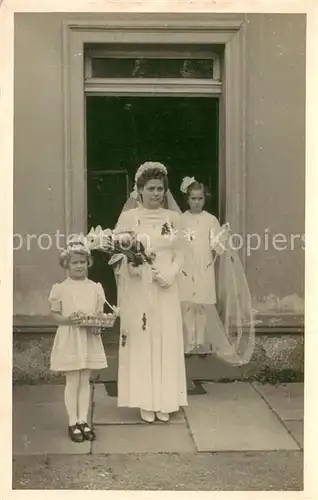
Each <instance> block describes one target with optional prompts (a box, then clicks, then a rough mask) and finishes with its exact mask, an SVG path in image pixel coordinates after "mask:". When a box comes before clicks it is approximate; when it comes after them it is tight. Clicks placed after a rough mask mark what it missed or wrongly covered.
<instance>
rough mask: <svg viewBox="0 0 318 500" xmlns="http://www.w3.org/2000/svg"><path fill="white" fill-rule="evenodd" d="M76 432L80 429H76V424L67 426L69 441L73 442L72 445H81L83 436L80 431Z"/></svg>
mask: <svg viewBox="0 0 318 500" xmlns="http://www.w3.org/2000/svg"><path fill="white" fill-rule="evenodd" d="M76 430H77V431H78V430H80V431H81V429H79V428H78V426H77V424H75V425H69V426H68V435H69V436H70V438H71V440H72V441H74V443H82V442H83V441H84V436H83V433H82V431H81V432H74V431H76Z"/></svg>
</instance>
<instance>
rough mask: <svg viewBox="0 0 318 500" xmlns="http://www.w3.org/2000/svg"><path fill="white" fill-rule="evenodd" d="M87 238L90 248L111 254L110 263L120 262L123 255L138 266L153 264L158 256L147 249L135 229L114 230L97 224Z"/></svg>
mask: <svg viewBox="0 0 318 500" xmlns="http://www.w3.org/2000/svg"><path fill="white" fill-rule="evenodd" d="M86 239H87V244H88V247H89V248H90V250H99V251H101V252H104V253H106V254H108V255H109V256H110V260H109V262H108V264H110V265H113V264H115V263H117V262H119V261H120V260H121V259H122V258H123V257H126V258H127V261H128V262H129V263H131V264H133V265H134V266H136V267H137V266H140V265H142V264H150V265H152V264H153V263H154V260H155V257H156V256H155V254H154V253H153V252H149V251H147V250H146V248H145V246H144V245H143V244H142V242H141V241H140V240H139V239H138V237H137V234H136V233H134V232H133V231H123V232H114V231H112V230H111V229H102V227H101V226H97V227H96V228H91V230H90V232H89V233H88V235H87V236H86Z"/></svg>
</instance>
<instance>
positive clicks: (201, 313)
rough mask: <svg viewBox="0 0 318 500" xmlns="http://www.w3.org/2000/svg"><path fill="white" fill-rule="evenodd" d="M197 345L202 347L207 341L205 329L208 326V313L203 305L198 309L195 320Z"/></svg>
mask: <svg viewBox="0 0 318 500" xmlns="http://www.w3.org/2000/svg"><path fill="white" fill-rule="evenodd" d="M195 323H196V324H195V330H196V344H197V345H198V346H202V345H203V344H204V339H205V329H206V326H207V312H206V309H205V307H204V306H203V305H201V306H200V307H198V309H197V311H196V318H195Z"/></svg>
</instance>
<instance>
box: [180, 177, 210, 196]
mask: <svg viewBox="0 0 318 500" xmlns="http://www.w3.org/2000/svg"><path fill="white" fill-rule="evenodd" d="M195 190H202V191H203V194H204V196H205V199H206V200H208V199H209V198H211V193H210V192H209V190H208V188H207V186H205V185H204V184H203V182H198V181H194V182H192V184H190V186H189V187H188V189H187V192H186V193H185V200H186V201H188V200H189V196H190V194H191V191H195Z"/></svg>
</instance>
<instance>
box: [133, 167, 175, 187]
mask: <svg viewBox="0 0 318 500" xmlns="http://www.w3.org/2000/svg"><path fill="white" fill-rule="evenodd" d="M144 166H145V169H144V171H143V172H142V173H141V174H140V175H139V176H138V178H137V180H136V186H137V189H142V188H143V187H145V185H146V184H147V182H149V181H152V180H153V179H159V180H162V181H163V186H164V189H165V191H167V190H168V188H169V184H168V176H167V173H166V172H167V171H166V167H165V166H164V165H163V164H162V163H159V162H149V166H148V162H147V163H145V164H144Z"/></svg>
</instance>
